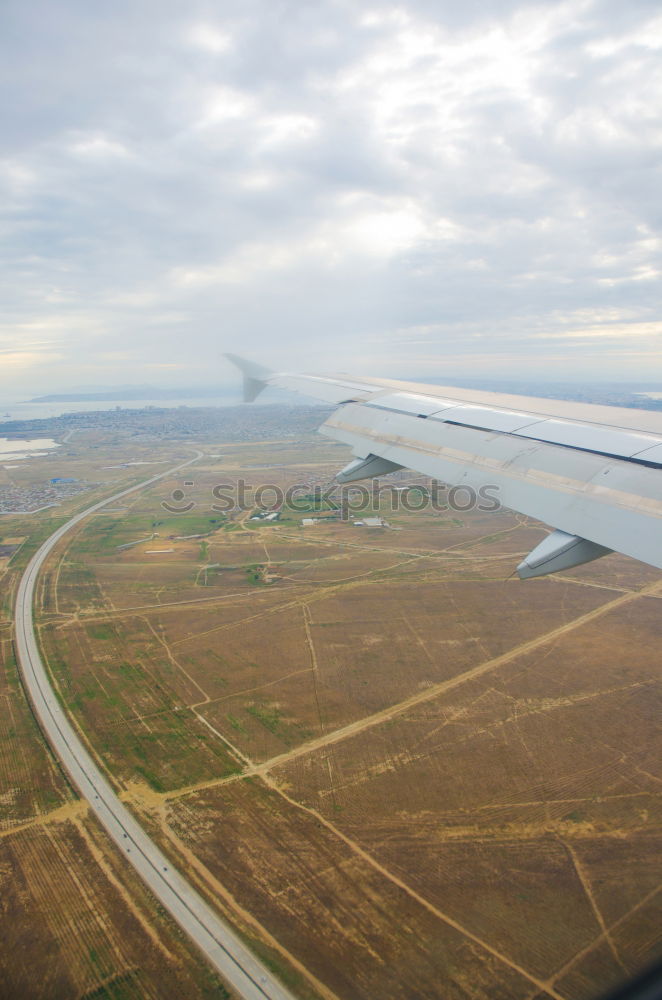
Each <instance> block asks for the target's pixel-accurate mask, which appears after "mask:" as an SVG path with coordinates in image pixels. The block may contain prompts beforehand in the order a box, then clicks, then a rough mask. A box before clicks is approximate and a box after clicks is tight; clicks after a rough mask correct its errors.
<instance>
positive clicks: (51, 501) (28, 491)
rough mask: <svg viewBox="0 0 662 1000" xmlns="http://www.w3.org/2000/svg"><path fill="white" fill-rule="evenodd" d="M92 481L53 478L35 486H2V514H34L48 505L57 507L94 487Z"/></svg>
mask: <svg viewBox="0 0 662 1000" xmlns="http://www.w3.org/2000/svg"><path fill="white" fill-rule="evenodd" d="M93 485H94V484H92V483H79V482H77V481H76V480H75V479H72V480H51V481H50V482H48V483H43V484H37V485H34V486H2V487H0V514H34V513H35V512H36V511H38V510H45V509H46V508H47V507H57V506H59V504H61V503H62V502H63V500H68V499H69V497H73V496H76V494H78V493H83V492H85V490H89V489H92V486H93Z"/></svg>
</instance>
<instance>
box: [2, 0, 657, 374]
mask: <svg viewBox="0 0 662 1000" xmlns="http://www.w3.org/2000/svg"><path fill="white" fill-rule="evenodd" d="M0 20H1V22H2V23H0V49H1V50H2V51H1V52H0V66H1V69H0V73H1V74H2V77H3V87H2V92H3V95H4V98H3V104H4V108H3V128H2V131H1V133H0V136H1V138H0V142H1V143H2V149H1V152H0V192H1V196H0V206H1V211H2V217H3V218H2V233H3V265H4V266H3V268H2V275H1V280H2V304H3V309H2V316H1V318H0V352H1V357H2V361H1V365H0V375H1V377H2V388H3V390H4V391H9V390H10V389H12V390H14V389H20V390H21V391H23V390H24V389H25V390H30V391H43V390H45V389H48V388H50V389H56V388H61V387H69V386H74V385H82V384H108V383H118V382H121V383H141V382H149V383H152V384H155V385H176V384H178V383H179V384H182V385H192V384H195V383H205V384H210V383H213V382H215V381H216V380H217V379H218V380H219V381H220V382H226V381H227V380H228V379H229V378H230V377H231V376H230V373H229V371H228V368H227V367H226V365H225V363H224V362H222V361H221V360H220V358H219V356H220V354H221V352H222V351H223V350H234V351H237V352H239V353H245V354H247V355H249V356H252V357H254V358H256V359H259V360H262V361H264V362H266V363H271V364H273V365H274V366H275V367H282V368H293V367H296V368H304V369H307V370H313V371H314V370H318V371H320V370H327V371H328V370H338V369H344V370H346V371H355V372H364V373H366V374H383V375H386V376H392V377H397V376H398V375H402V376H411V377H414V376H425V375H426V374H429V375H434V376H435V377H436V378H441V377H443V376H444V374H448V375H452V376H455V377H458V376H463V375H464V376H469V375H474V376H476V377H482V376H490V377H493V378H494V377H498V378H522V379H526V378H527V377H535V378H540V377H545V376H546V377H548V378H553V379H566V378H580V379H587V378H593V379H595V378H603V379H609V380H613V379H630V380H641V379H658V380H662V361H661V353H662V352H661V350H660V348H661V334H662V312H661V310H660V302H661V294H660V274H661V269H662V265H661V253H660V249H661V246H662V243H661V239H660V223H661V216H662V184H661V183H660V182H661V171H660V163H661V153H662V58H661V56H662V52H661V49H662V13H661V11H660V6H659V2H657V0H651V2H647V0H628V2H627V3H625V2H623V0H571V2H553V0H552V2H517V0H462V2H457V0H409V2H406V3H402V4H394V3H388V2H386V3H382V2H379V0H377V2H375V3H370V2H366V3H357V2H356V0H217V2H215V3H206V2H204V0H187V2H186V3H184V2H173V0H114V2H113V3H108V4H100V3H90V2H89V0H67V2H63V0H4V3H3V4H2V14H1V15H0Z"/></svg>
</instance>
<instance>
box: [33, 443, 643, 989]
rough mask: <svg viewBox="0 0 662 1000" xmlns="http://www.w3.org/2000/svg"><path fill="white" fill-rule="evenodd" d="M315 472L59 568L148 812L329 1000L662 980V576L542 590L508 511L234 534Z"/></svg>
mask: <svg viewBox="0 0 662 1000" xmlns="http://www.w3.org/2000/svg"><path fill="white" fill-rule="evenodd" d="M288 449H289V450H286V457H284V458H282V461H281V457H279V459H278V462H276V461H274V458H275V456H274V454H273V446H272V445H269V446H265V447H264V448H262V449H260V447H259V446H258V445H256V444H251V445H250V446H246V448H242V447H241V446H237V445H235V446H234V447H233V448H232V450H231V453H230V449H224V450H223V456H222V458H221V459H218V460H217V462H216V464H215V463H214V461H213V460H211V458H210V457H209V456H206V457H205V458H204V459H203V460H202V461H201V462H200V463H199V465H198V466H196V468H195V472H194V473H192V474H191V479H190V480H188V481H187V483H188V485H187V486H186V496H185V500H181V501H180V502H181V504H182V505H184V503H185V502H186V503H188V502H191V501H193V502H194V503H195V507H194V508H192V509H190V510H187V511H185V512H182V513H181V514H177V513H173V512H172V511H168V510H166V509H165V508H164V507H163V502H164V500H165V501H166V502H167V501H168V498H169V497H171V496H172V495H173V494H174V491H175V490H177V489H178V488H179V489H181V490H182V491H184V484H183V483H181V482H175V481H173V482H164V483H163V484H161V485H159V486H158V488H157V487H154V488H152V489H151V490H149V491H146V492H145V493H141V494H139V495H138V496H136V497H135V498H132V499H131V502H130V503H128V504H127V508H126V510H124V511H122V512H118V513H113V512H110V513H109V514H104V513H100V514H99V515H97V516H96V517H95V518H93V519H90V521H89V522H86V523H85V525H83V526H82V527H81V529H80V530H79V531H78V532H77V533H76V535H75V536H72V537H71V538H70V539H69V540H68V544H67V545H66V546H65V547H64V548H62V549H61V551H59V552H58V553H56V554H55V557H54V558H53V560H52V563H51V565H50V567H49V571H48V574H47V575H45V578H44V588H43V590H42V593H41V613H40V634H41V641H42V644H43V647H44V649H45V651H46V653H47V655H48V659H49V662H50V664H51V668H52V672H53V677H54V680H55V682H56V684H57V686H58V688H59V691H60V693H61V696H62V697H63V698H64V700H65V701H66V702H67V704H68V705H69V706H70V708H71V710H72V713H73V717H74V719H75V721H76V722H77V724H78V726H79V727H80V729H81V732H82V733H83V734H84V736H86V738H87V739H88V742H89V745H90V747H91V749H93V751H94V752H95V753H96V755H97V757H98V759H99V760H100V762H101V763H102V764H103V766H105V768H106V769H107V770H108V772H109V774H110V775H111V777H112V778H113V780H114V781H115V782H116V784H117V786H118V788H119V790H120V794H121V795H122V797H123V798H125V800H126V801H127V803H128V804H130V805H131V807H132V808H134V809H135V810H136V811H137V812H138V814H139V815H140V816H141V818H142V819H143V820H144V821H145V822H146V823H147V824H148V826H149V828H150V830H151V832H152V833H153V834H155V835H156V836H157V837H158V838H159V839H160V841H161V843H162V846H163V847H164V849H166V850H167V851H168V852H170V853H171V855H172V857H173V859H174V860H176V861H177V862H178V863H179V864H180V865H182V866H183V867H184V868H186V869H187V870H188V871H189V873H191V875H192V877H194V879H195V881H196V884H197V885H198V886H199V887H200V888H201V889H203V891H205V892H206V893H207V894H208V896H209V898H210V899H211V900H212V901H216V902H217V903H219V904H220V903H222V905H223V906H225V907H229V909H230V912H233V911H234V912H235V914H236V917H237V919H238V920H239V922H240V923H242V924H243V926H245V927H247V928H248V929H249V933H252V934H253V936H254V938H255V939H256V940H257V941H262V942H263V945H264V946H265V947H267V946H268V947H269V948H271V949H272V954H274V955H276V956H279V957H278V961H279V962H280V961H281V960H282V962H283V963H284V965H285V966H287V967H289V968H294V969H298V972H299V976H300V977H301V976H303V977H304V979H301V978H300V979H299V986H298V989H299V991H300V992H301V995H302V996H303V995H304V993H305V991H306V990H312V991H313V992H316V994H317V995H323V996H328V997H343V998H344V997H347V998H353V997H366V998H367V997H374V996H376V995H378V996H380V997H403V998H404V997H411V996H429V997H440V998H444V1000H446V998H451V1000H452V998H454V997H456V996H457V997H458V998H460V997H466V996H469V997H476V998H487V997H489V998H492V997H503V998H504V1000H506V998H510V997H514V998H518V997H520V996H521V997H523V998H524V997H527V998H529V1000H530V998H532V997H534V996H535V997H536V998H542V997H553V998H556V1000H584V998H586V1000H588V998H590V997H592V996H594V995H595V993H596V991H598V990H599V989H604V988H607V987H608V986H609V985H611V984H613V983H615V982H616V981H618V979H619V978H622V977H623V976H624V975H625V974H627V973H632V972H634V971H636V970H637V969H639V968H641V967H642V966H643V965H644V964H645V963H646V962H647V961H648V960H649V959H652V958H654V957H656V956H659V955H660V954H661V953H662V942H661V941H660V939H659V936H658V930H657V928H659V926H661V922H660V920H659V917H660V912H659V908H660V906H661V905H662V892H661V891H660V890H661V887H662V870H660V864H659V861H658V860H656V859H659V857H660V846H661V841H662V816H661V814H660V796H661V794H662V774H660V764H659V762H660V759H661V754H660V750H661V749H662V748H661V747H660V737H659V733H658V729H659V727H658V726H657V722H656V720H657V719H658V718H659V701H660V698H661V692H660V680H659V670H658V667H657V664H658V654H657V652H656V651H657V649H658V648H659V641H660V625H659V609H660V599H661V598H662V581H660V577H659V573H657V572H655V571H653V570H651V569H649V568H647V567H645V566H640V565H638V564H635V563H633V562H631V561H629V560H627V559H625V558H623V557H619V556H610V557H609V558H607V559H604V560H602V561H600V562H598V563H594V564H591V565H588V566H586V567H582V568H579V569H576V570H574V571H573V572H571V573H568V574H566V575H561V576H557V577H555V578H548V579H541V580H536V581H531V582H530V583H528V584H523V583H521V582H520V581H519V580H516V579H513V578H512V577H511V574H512V571H513V569H514V566H515V565H516V563H517V562H518V561H519V559H520V558H521V557H522V556H523V555H524V554H525V553H526V552H527V551H529V550H530V549H531V548H532V547H533V546H534V545H535V544H536V543H537V541H538V540H539V539H540V538H541V537H542V534H543V529H542V528H541V527H540V526H538V525H536V524H534V523H531V522H527V521H526V519H524V518H521V517H519V516H517V515H514V514H512V513H511V512H509V511H505V510H503V511H499V512H497V513H492V514H488V513H485V512H480V511H476V512H459V511H455V512H453V511H451V512H441V513H436V512H430V511H428V510H422V511H419V512H409V511H406V510H403V509H402V508H400V509H392V504H391V501H390V500H389V499H388V497H385V496H384V495H382V497H381V499H380V501H379V502H378V503H377V504H375V505H374V507H373V509H371V510H367V511H364V512H363V514H364V515H368V514H372V515H375V514H378V515H380V516H381V517H382V518H383V519H384V521H385V522H386V524H385V526H383V527H375V528H372V527H361V526H357V525H355V524H354V523H353V520H354V519H356V517H354V518H352V516H351V515H350V516H349V517H348V519H347V520H342V519H341V520H337V519H333V514H334V512H333V510H329V509H319V508H315V509H314V510H313V511H312V512H308V513H304V512H301V511H297V510H295V509H293V508H292V507H287V506H286V507H284V508H283V512H282V516H281V518H280V520H279V521H277V522H275V523H267V522H264V521H259V520H258V521H255V520H250V517H251V516H254V514H255V508H254V507H253V506H252V505H250V504H248V505H246V507H245V509H243V510H234V511H231V512H229V513H228V512H223V513H221V512H219V511H214V510H213V508H212V503H213V488H214V485H215V484H218V483H220V482H222V483H224V484H226V485H227V484H230V485H232V486H233V488H238V487H237V486H236V484H237V483H238V481H239V480H240V479H241V478H242V477H244V476H246V474H247V471H248V472H250V473H251V476H252V477H253V478H252V483H253V485H254V486H258V485H260V484H261V483H263V482H267V481H268V482H269V483H270V484H273V485H276V486H278V487H279V488H280V489H282V490H283V491H284V490H286V489H287V487H288V486H292V485H294V484H303V487H304V488H305V489H308V490H313V489H314V487H315V486H316V485H324V484H325V483H327V482H328V481H329V479H330V477H331V475H332V473H333V471H334V470H336V469H337V468H338V467H339V466H340V465H342V464H343V461H346V458H345V456H344V455H343V454H342V453H341V452H342V449H337V452H331V453H330V452H329V447H328V445H325V443H324V442H321V445H320V451H319V453H318V452H317V451H316V449H315V447H313V446H310V445H308V446H307V447H306V459H307V461H306V462H305V463H301V462H300V455H301V451H299V452H298V453H297V450H296V449H295V448H293V447H292V446H290V445H288ZM219 450H220V449H219ZM297 458H299V462H298V463H297V461H296V460H297ZM270 459H271V460H272V461H270ZM316 459H317V461H316ZM288 461H289V462H290V463H292V464H290V465H288ZM265 467H267V468H265ZM262 473H263V474H264V478H263V479H260V478H259V475H260V474H262ZM266 476H268V477H269V478H268V480H267V478H266ZM173 503H174V501H173ZM304 516H312V517H313V518H318V522H317V523H315V524H313V525H311V526H306V527H304V526H303V523H302V520H303V517H304ZM191 536H195V537H191ZM134 542H136V543H137V544H133V543H134ZM123 546H127V547H123ZM304 982H307V986H305V987H304V985H302V984H303V983H304ZM306 995H307V994H306Z"/></svg>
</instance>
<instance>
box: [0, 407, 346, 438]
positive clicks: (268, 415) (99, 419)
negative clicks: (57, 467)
mask: <svg viewBox="0 0 662 1000" xmlns="http://www.w3.org/2000/svg"><path fill="white" fill-rule="evenodd" d="M330 412H331V410H330V409H329V407H325V406H283V405H280V404H273V405H269V406H200V407H197V406H196V407H188V406H181V407H170V408H166V407H156V406H148V407H144V408H143V409H139V410H129V409H126V410H124V409H120V408H119V407H118V408H117V409H114V410H93V411H89V412H85V413H65V414H62V415H61V416H59V417H49V418H46V419H35V420H13V421H5V422H3V423H0V429H1V431H2V434H3V435H5V436H9V437H13V436H14V435H16V436H19V435H31V436H39V437H45V436H48V435H50V436H52V437H61V436H62V435H66V434H67V433H68V432H70V431H74V430H76V431H84V430H100V431H114V432H117V433H119V434H121V435H124V436H126V437H133V438H140V437H142V436H145V437H148V438H150V439H153V438H164V439H167V440H168V441H172V440H179V439H181V438H187V437H192V438H196V439H199V440H203V439H204V438H205V437H209V436H210V435H213V436H215V437H220V438H222V439H223V441H264V440H265V438H279V437H292V436H296V435H299V434H309V433H311V432H312V431H314V430H317V428H318V427H319V425H320V424H321V423H322V422H323V421H324V420H326V418H327V416H328V415H329V413H330Z"/></svg>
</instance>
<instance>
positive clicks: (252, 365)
mask: <svg viewBox="0 0 662 1000" xmlns="http://www.w3.org/2000/svg"><path fill="white" fill-rule="evenodd" d="M225 357H226V358H227V359H228V361H231V362H232V364H233V365H236V367H237V368H238V369H239V371H240V372H241V373H242V375H243V376H244V403H252V402H253V400H254V399H257V397H258V396H259V395H260V393H261V392H262V390H263V389H264V388H266V385H267V378H268V377H269V375H271V374H273V373H272V372H271V371H270V369H269V368H265V367H264V365H258V364H257V363H256V362H255V361H247V360H246V358H240V357H239V355H238V354H226V355H225Z"/></svg>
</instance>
